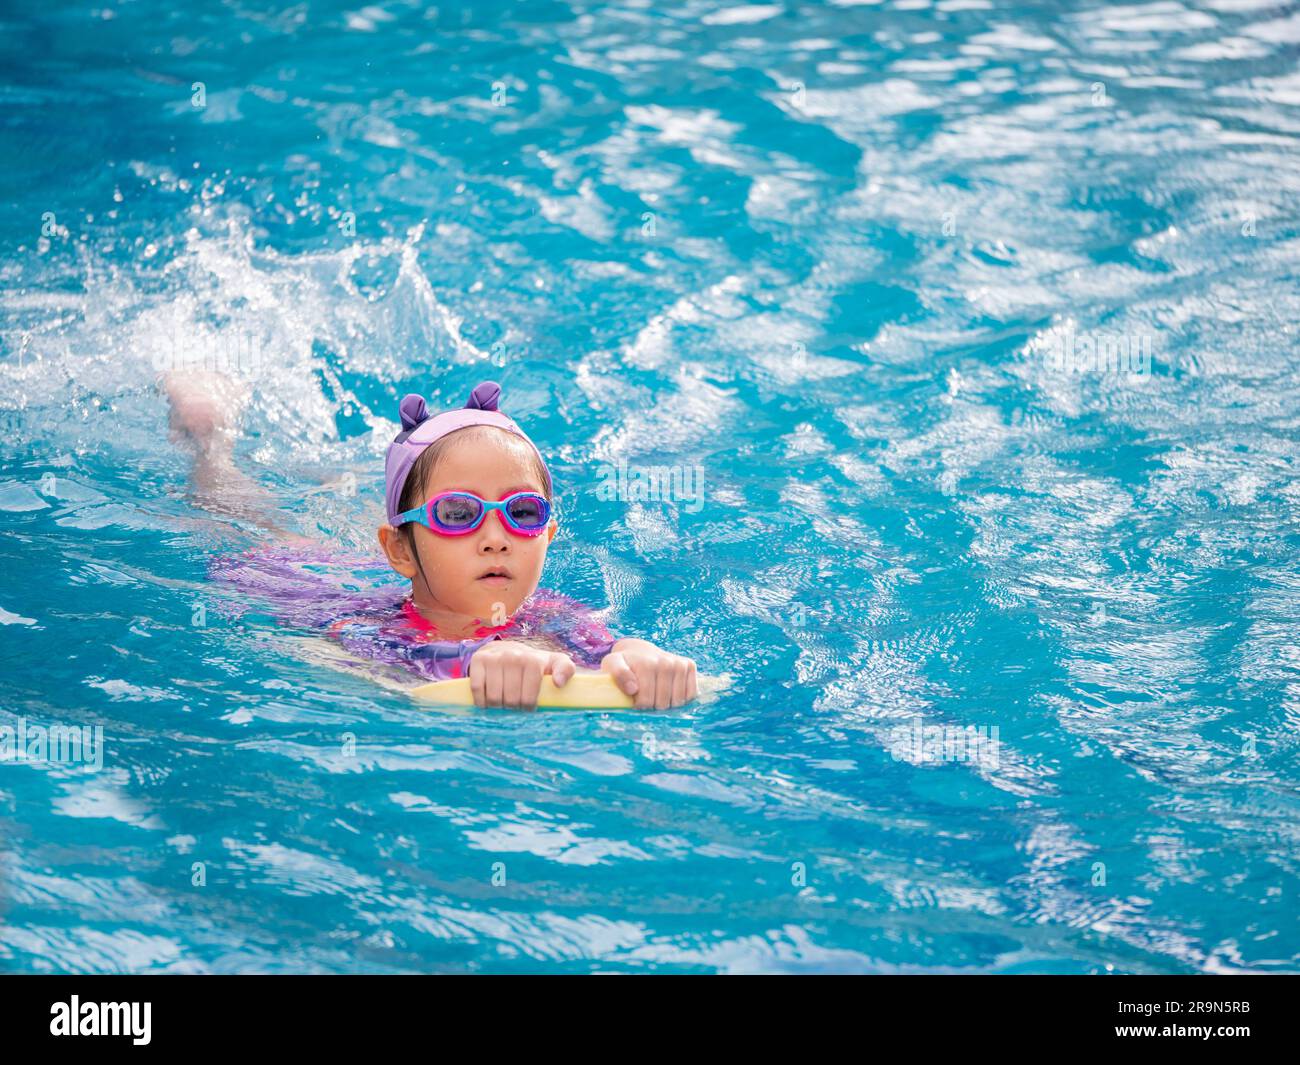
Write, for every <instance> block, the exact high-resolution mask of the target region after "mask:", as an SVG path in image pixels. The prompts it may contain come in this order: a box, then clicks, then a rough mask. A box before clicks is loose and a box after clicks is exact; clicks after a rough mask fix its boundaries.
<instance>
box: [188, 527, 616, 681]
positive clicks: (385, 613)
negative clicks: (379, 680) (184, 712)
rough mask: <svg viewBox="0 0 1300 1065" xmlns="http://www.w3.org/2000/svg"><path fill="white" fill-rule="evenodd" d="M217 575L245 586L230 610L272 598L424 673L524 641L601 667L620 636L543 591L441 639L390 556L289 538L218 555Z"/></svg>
mask: <svg viewBox="0 0 1300 1065" xmlns="http://www.w3.org/2000/svg"><path fill="white" fill-rule="evenodd" d="M208 572H209V576H210V577H211V578H212V580H213V581H215V582H216V583H218V584H220V585H224V586H226V587H228V588H230V589H231V590H232V591H234V592H237V593H239V597H238V598H237V599H236V600H234V601H232V602H231V604H230V608H229V613H231V614H232V615H234V616H239V615H242V614H244V613H246V612H248V611H249V610H251V609H253V603H252V602H250V601H249V600H258V601H261V602H264V603H266V604H268V605H269V606H270V607H271V610H272V612H273V614H274V616H275V618H276V620H277V621H279V622H280V623H281V624H282V625H286V626H289V627H294V628H305V629H314V630H318V631H323V632H324V633H326V634H328V635H329V636H330V637H331V638H333V639H335V640H337V641H338V643H339V644H340V645H341V646H342V647H343V648H344V649H345V650H347V651H349V652H351V653H352V654H354V655H356V656H358V657H360V658H365V659H372V660H374V661H377V662H381V663H384V664H386V665H395V666H400V667H404V668H405V669H406V670H408V671H409V672H411V673H414V674H416V675H417V676H419V677H421V678H424V679H425V680H453V679H455V678H457V677H464V676H468V675H469V663H470V658H471V656H472V655H473V654H474V652H475V651H477V650H478V649H479V648H480V647H482V646H483V645H484V644H486V643H490V642H491V641H493V640H500V639H517V640H523V641H525V642H528V643H530V644H533V645H535V646H541V647H544V648H546V649H548V650H555V651H561V652H563V653H565V654H567V655H569V656H570V657H571V658H572V659H573V661H574V664H575V665H577V666H579V667H582V668H586V669H599V668H600V662H601V659H603V658H604V657H605V655H607V654H609V652H610V650H611V649H612V648H613V645H614V642H615V640H616V639H617V637H616V636H614V635H613V634H612V633H611V632H610V631H609V630H608V629H607V628H606V627H605V625H604V623H603V622H602V621H601V620H600V618H599V617H598V615H597V614H596V613H595V612H594V611H592V610H591V609H590V608H589V607H586V606H584V605H583V604H581V603H579V602H578V601H577V600H576V599H571V598H570V597H569V596H567V595H561V594H559V593H558V592H552V591H549V590H547V589H544V588H538V589H537V590H536V591H535V592H534V593H533V594H532V595H530V596H529V597H528V598H527V599H526V600H524V602H523V603H522V604H520V607H519V609H518V610H517V611H515V613H514V616H513V617H511V618H510V619H509V620H508V621H507V622H506V623H505V624H504V625H498V626H487V625H485V626H482V627H481V628H479V629H478V631H477V632H476V633H475V634H474V636H473V637H471V638H469V639H455V640H448V639H439V637H438V630H437V627H436V626H435V625H434V624H433V623H432V622H430V621H428V620H427V619H426V618H424V617H423V616H422V615H421V614H420V612H419V611H418V610H417V609H416V608H415V604H414V603H412V602H411V599H410V592H409V589H408V588H407V586H405V585H404V584H395V583H394V582H393V577H394V574H393V571H392V570H391V569H390V568H389V567H388V565H387V563H385V562H383V561H382V560H378V559H375V558H373V557H368V556H361V555H349V554H343V553H335V552H327V551H325V550H322V549H314V550H313V549H312V548H303V547H291V546H288V545H284V544H276V545H272V546H266V547H260V548H255V549H253V550H250V551H245V552H243V553H241V554H236V555H218V556H216V557H214V558H213V559H212V560H211V562H210V563H209V567H208Z"/></svg>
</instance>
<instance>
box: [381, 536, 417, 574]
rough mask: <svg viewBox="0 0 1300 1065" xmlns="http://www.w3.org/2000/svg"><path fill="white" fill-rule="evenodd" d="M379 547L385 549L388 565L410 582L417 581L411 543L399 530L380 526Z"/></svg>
mask: <svg viewBox="0 0 1300 1065" xmlns="http://www.w3.org/2000/svg"><path fill="white" fill-rule="evenodd" d="M379 546H380V547H382V548H383V549H384V555H385V556H386V557H387V559H388V564H389V565H390V566H392V567H393V569H394V570H396V571H397V572H398V573H400V574H401V575H402V576H403V577H405V578H406V579H407V580H408V581H411V580H415V574H416V565H415V559H414V558H413V557H412V556H411V542H410V541H409V540H408V539H407V538H406V536H405V534H403V533H402V532H401V531H400V530H399V529H395V528H394V527H393V526H391V525H381V526H379Z"/></svg>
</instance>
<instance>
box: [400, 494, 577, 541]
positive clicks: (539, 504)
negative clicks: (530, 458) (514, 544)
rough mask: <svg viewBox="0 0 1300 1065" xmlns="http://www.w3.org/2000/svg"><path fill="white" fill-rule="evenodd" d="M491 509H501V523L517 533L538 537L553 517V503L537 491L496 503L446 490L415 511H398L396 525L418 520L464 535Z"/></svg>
mask: <svg viewBox="0 0 1300 1065" xmlns="http://www.w3.org/2000/svg"><path fill="white" fill-rule="evenodd" d="M489 510H495V511H497V512H498V513H499V514H500V515H501V524H502V525H504V526H505V527H506V529H507V531H509V532H512V533H514V534H515V535H516V536H538V535H540V534H541V533H543V532H545V531H546V525H547V522H549V521H550V520H551V504H550V503H548V502H547V501H546V497H545V496H541V495H538V494H537V493H536V492H515V493H514V494H513V495H508V496H506V497H504V498H503V499H501V500H500V501H499V502H496V503H492V502H489V501H488V500H486V499H480V498H479V497H478V496H476V495H475V494H474V493H473V492H442V493H440V494H438V495H436V496H434V497H433V498H432V499H430V500H429V501H428V502H427V503H424V504H422V505H421V506H418V507H416V508H415V509H414V510H408V511H406V512H404V513H402V514H398V515H397V518H396V520H395V521H394V522H393V524H394V525H404V524H405V523H406V522H408V521H414V522H419V523H420V524H421V525H423V526H425V527H426V528H428V529H432V530H433V531H434V532H436V533H439V534H441V535H442V536H464V535H465V534H466V533H471V532H473V531H474V530H475V529H477V528H478V527H479V526H480V525H482V524H483V520H484V519H485V518H486V517H487V513H488V511H489Z"/></svg>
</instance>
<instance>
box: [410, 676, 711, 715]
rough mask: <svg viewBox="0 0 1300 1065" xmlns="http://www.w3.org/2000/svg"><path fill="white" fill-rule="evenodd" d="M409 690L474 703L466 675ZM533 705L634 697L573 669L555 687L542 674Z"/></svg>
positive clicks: (624, 704) (703, 687)
mask: <svg viewBox="0 0 1300 1065" xmlns="http://www.w3.org/2000/svg"><path fill="white" fill-rule="evenodd" d="M697 684H698V687H699V689H700V694H701V695H705V694H706V693H712V692H715V691H718V690H720V689H721V688H724V687H725V686H726V684H725V680H724V679H722V678H716V677H699V678H698V680H697ZM410 694H411V698H412V699H415V700H417V701H419V702H422V703H436V704H437V705H439V706H473V705H474V695H473V692H471V691H470V687H469V678H468V677H462V678H460V679H459V680H435V681H433V682H431V683H429V684H421V685H420V686H419V687H418V688H411V689H410ZM537 705H538V706H539V707H542V706H546V707H556V708H560V709H576V710H607V709H608V710H618V709H621V710H630V709H631V708H632V707H633V706H634V705H635V701H634V700H633V698H632V696H630V695H625V694H624V693H623V692H621V691H620V690H619V688H618V685H617V684H615V683H614V678H613V677H611V676H610V675H609V674H608V673H575V674H574V675H573V676H572V677H570V678H569V682H568V683H567V684H566V685H565V686H564V687H563V688H557V687H556V686H555V682H554V681H553V680H551V678H550V677H549V676H546V677H543V678H542V687H541V690H540V691H539V692H538V693H537Z"/></svg>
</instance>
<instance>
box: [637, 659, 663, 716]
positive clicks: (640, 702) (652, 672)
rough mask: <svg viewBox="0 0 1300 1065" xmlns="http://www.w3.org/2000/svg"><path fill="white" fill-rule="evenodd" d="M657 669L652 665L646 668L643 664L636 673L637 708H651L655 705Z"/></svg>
mask: <svg viewBox="0 0 1300 1065" xmlns="http://www.w3.org/2000/svg"><path fill="white" fill-rule="evenodd" d="M657 672H658V671H657V670H656V669H655V667H654V666H651V667H650V668H649V669H647V668H646V667H645V666H644V665H643V666H642V667H641V672H640V673H638V674H637V675H636V708H637V709H638V710H652V709H654V705H655V691H656V690H657V689H656V682H657V680H658V677H657V676H656V674H657Z"/></svg>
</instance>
